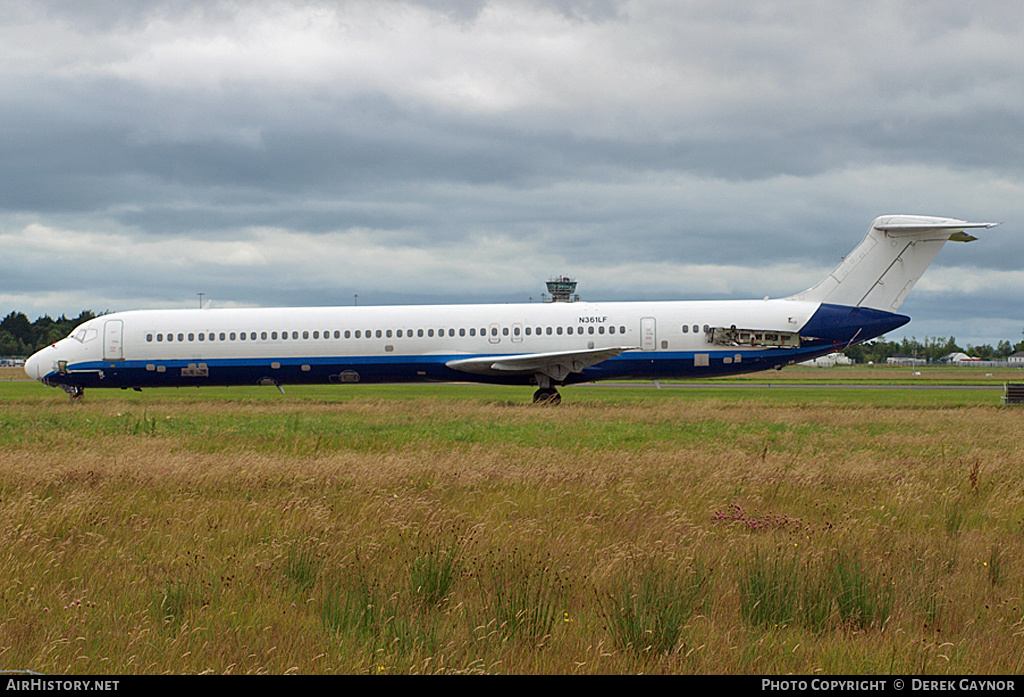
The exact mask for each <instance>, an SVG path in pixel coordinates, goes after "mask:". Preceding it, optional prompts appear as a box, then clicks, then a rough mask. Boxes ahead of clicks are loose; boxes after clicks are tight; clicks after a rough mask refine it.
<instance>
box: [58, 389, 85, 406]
mask: <svg viewBox="0 0 1024 697" xmlns="http://www.w3.org/2000/svg"><path fill="white" fill-rule="evenodd" d="M60 389H62V390H64V391H65V392H67V393H68V399H70V400H71V401H72V402H76V401H78V400H80V399H81V398H82V395H84V394H85V388H84V387H79V386H78V385H61V386H60Z"/></svg>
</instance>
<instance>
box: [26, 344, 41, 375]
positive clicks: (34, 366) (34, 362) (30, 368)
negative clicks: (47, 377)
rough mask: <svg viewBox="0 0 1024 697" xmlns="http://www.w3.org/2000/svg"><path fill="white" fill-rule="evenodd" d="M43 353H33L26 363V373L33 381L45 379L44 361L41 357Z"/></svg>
mask: <svg viewBox="0 0 1024 697" xmlns="http://www.w3.org/2000/svg"><path fill="white" fill-rule="evenodd" d="M40 353H42V351H40V352H39V353H33V354H32V355H31V356H29V358H28V360H26V361H25V373H26V374H28V376H29V377H30V378H32V379H33V380H42V379H43V359H42V357H41V356H40V355H39V354H40Z"/></svg>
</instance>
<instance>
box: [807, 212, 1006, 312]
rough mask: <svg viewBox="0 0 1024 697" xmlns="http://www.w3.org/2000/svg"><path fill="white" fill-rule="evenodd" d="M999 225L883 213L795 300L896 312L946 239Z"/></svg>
mask: <svg viewBox="0 0 1024 697" xmlns="http://www.w3.org/2000/svg"><path fill="white" fill-rule="evenodd" d="M998 224H999V223H969V222H967V221H965V220H956V219H954V218H932V217H928V216H920V215H883V216H880V217H878V218H876V219H875V221H874V222H873V223H872V224H871V227H870V228H868V232H867V235H865V236H864V239H863V240H862V241H861V243H860V244H859V245H858V246H857V247H856V248H855V249H854V250H853V251H852V252H850V254H849V255H847V256H846V257H845V258H844V259H843V262H842V263H841V264H839V266H837V267H836V268H835V269H834V270H833V271H832V273H830V274H829V275H828V276H827V277H825V279H824V280H823V281H821V283H819V284H818V285H816V286H814V287H813V288H809V289H808V290H805V291H804V292H802V293H798V294H796V295H794V296H792V297H791V299H792V300H804V301H810V302H822V303H831V304H834V305H848V306H853V307H869V308H874V309H876V310H885V311H886V312H893V311H895V310H898V309H899V307H900V305H902V304H903V301H904V299H906V297H907V293H909V292H910V289H911V288H913V287H914V284H915V283H917V280H918V279H919V278H921V276H922V274H924V272H925V269H927V268H928V265H929V264H931V263H932V261H933V260H934V259H935V257H936V255H938V253H939V250H940V249H942V246H943V245H944V244H945V243H946V242H948V241H950V240H952V241H954V242H971V241H973V240H975V239H977V238H976V237H974V236H973V235H971V234H969V233H967V232H966V230H973V229H979V228H984V229H987V228H991V227H995V226H996V225H998Z"/></svg>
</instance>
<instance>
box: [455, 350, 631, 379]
mask: <svg viewBox="0 0 1024 697" xmlns="http://www.w3.org/2000/svg"><path fill="white" fill-rule="evenodd" d="M635 348H636V347H634V346H610V347H607V348H599V349H584V350H581V351H553V352H550V353H521V354H514V355H503V356H482V357H478V358H460V359H456V360H453V361H448V362H447V363H445V365H446V366H448V367H449V368H451V369H453V370H459V371H462V372H464V373H474V374H476V375H506V376H511V375H536V374H538V373H541V374H543V375H547V376H548V377H550V378H552V379H553V380H563V379H565V377H566V376H567V375H569V374H570V373H581V372H583V371H584V370H585V369H586V368H589V367H590V366H592V365H597V364H598V363H601V362H602V361H606V360H608V359H609V358H614V357H615V356H618V355H619V354H621V353H622V352H623V351H632V350H634V349H635Z"/></svg>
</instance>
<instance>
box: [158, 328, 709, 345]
mask: <svg viewBox="0 0 1024 697" xmlns="http://www.w3.org/2000/svg"><path fill="white" fill-rule="evenodd" d="M605 331H606V330H605V327H604V325H599V326H597V327H596V328H595V327H594V325H590V326H588V327H586V328H584V327H564V328H563V327H526V328H525V329H523V328H521V327H520V326H518V325H516V326H514V327H512V328H511V329H510V328H509V327H501V328H500V333H501V336H510V335H511V336H515V337H519V336H521V335H523V334H525V335H526V336H534V335H536V336H542V335H547V336H551V335H557V336H562V335H571V334H584V333H587V334H604V333H605ZM695 331H696V330H695ZM616 332H618V333H619V334H625V333H626V328H625V327H624V326H619V327H615V326H609V327H608V328H607V333H608V334H615V333H616ZM498 334H499V328H498V327H491V328H490V329H489V330H488V329H487V328H486V327H481V328H480V329H479V336H488V335H489V336H491V337H497V336H498ZM332 336H333V338H335V339H341V338H345V339H371V338H376V339H385V338H386V339H390V338H392V337H396V338H398V339H401V338H403V337H405V338H410V339H411V338H413V337H414V336H415V337H416V338H422V337H424V336H426V337H435V336H438V337H443V336H450V337H454V336H461V337H465V336H478V333H477V329H476V327H470V328H469V329H465V328H462V329H437V330H434V329H416V330H412V329H405V330H403V329H366V330H362V329H355V330H352V329H346V330H345V331H341V330H338V329H335V330H334V331H333V333H332V332H331V331H330V330H327V331H324V332H320V331H312V332H310V331H308V330H307V331H303V332H297V331H291V332H287V331H284V332H259V334H258V335H257V333H256V332H248V333H246V332H219V333H218V332H199V333H198V334H196V333H195V332H189V333H187V334H186V333H184V332H180V333H178V334H174V333H171V332H168V333H166V334H164V333H162V332H160V333H156V334H154V333H152V332H149V333H147V334H146V341H149V342H152V341H157V342H163V341H167V342H174V341H178V342H185V341H196V340H198V341H204V342H205V341H214V342H216V341H246V340H248V341H257V340H260V341H267V340H268V339H269V340H270V341H277V340H278V339H280V340H283V341H285V340H288V339H291V340H293V341H295V340H298V339H299V338H302V339H306V340H308V339H311V338H312V339H330V338H332Z"/></svg>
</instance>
